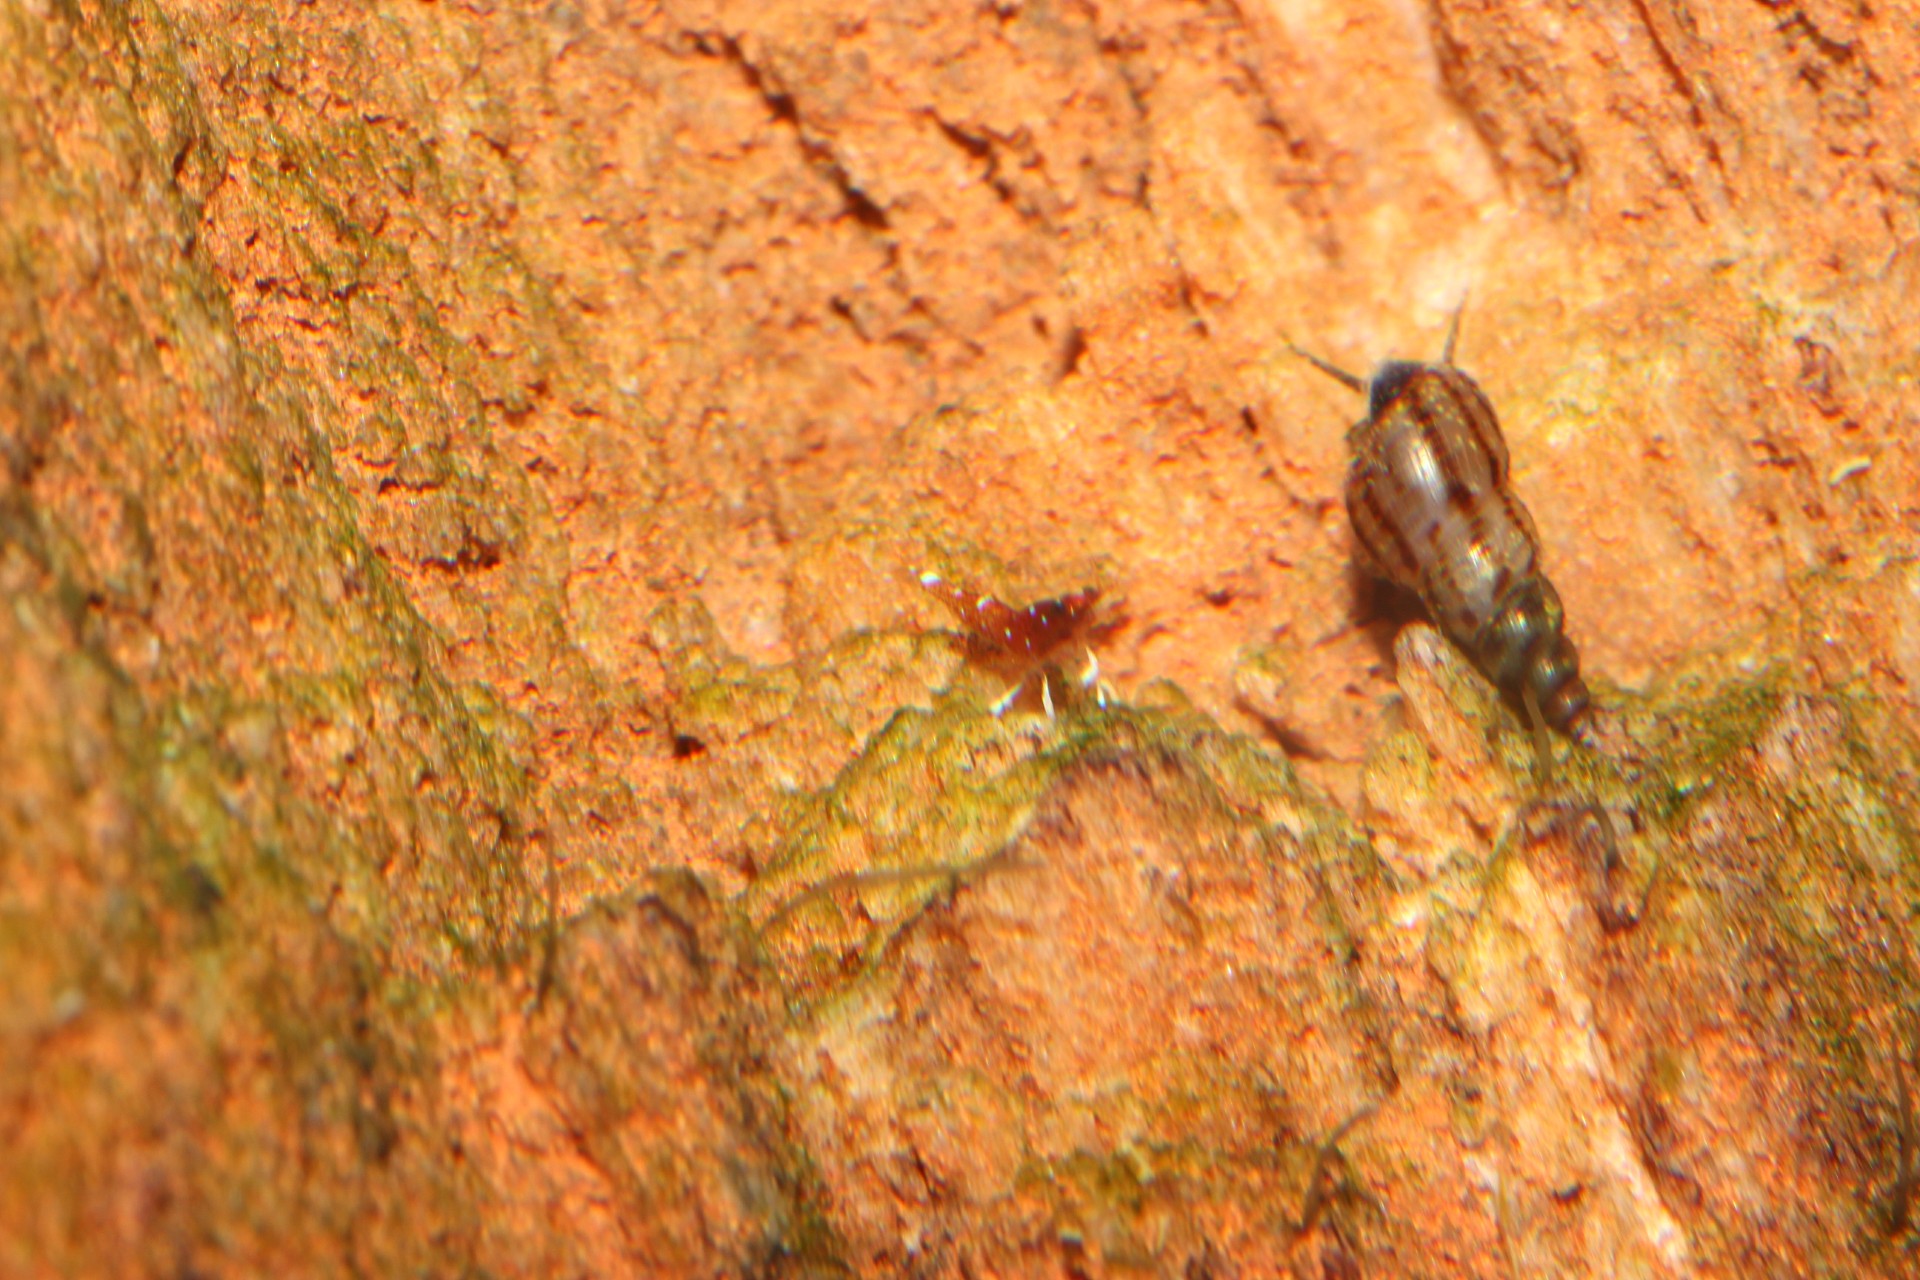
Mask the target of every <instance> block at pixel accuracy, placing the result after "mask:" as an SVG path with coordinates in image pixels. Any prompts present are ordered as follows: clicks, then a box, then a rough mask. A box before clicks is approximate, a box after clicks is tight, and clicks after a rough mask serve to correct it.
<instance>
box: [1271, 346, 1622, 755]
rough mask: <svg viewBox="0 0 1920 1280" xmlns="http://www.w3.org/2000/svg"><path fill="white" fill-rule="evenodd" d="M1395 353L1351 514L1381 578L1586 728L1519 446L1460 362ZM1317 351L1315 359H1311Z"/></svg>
mask: <svg viewBox="0 0 1920 1280" xmlns="http://www.w3.org/2000/svg"><path fill="white" fill-rule="evenodd" d="M1452 348H1453V343H1452V340H1451V339H1449V340H1448V343H1447V358H1446V361H1445V362H1443V363H1441V364H1420V363H1415V362H1411V361H1397V360H1396V361H1389V362H1387V363H1386V364H1383V365H1381V366H1380V367H1379V368H1378V369H1377V370H1375V371H1374V375H1373V377H1372V378H1371V379H1369V380H1368V381H1367V382H1366V383H1365V384H1362V383H1361V382H1360V380H1359V379H1357V378H1355V377H1354V376H1353V375H1351V374H1348V373H1344V372H1342V371H1341V370H1339V369H1336V368H1334V367H1333V366H1332V365H1329V364H1327V363H1325V362H1324V361H1322V360H1319V359H1317V358H1316V357H1313V356H1311V355H1309V356H1307V359H1308V360H1310V361H1312V362H1313V364H1314V365H1316V366H1317V367H1318V368H1320V369H1321V370H1323V371H1324V372H1327V373H1329V374H1331V375H1333V376H1334V377H1335V378H1338V379H1339V380H1340V381H1342V382H1344V383H1346V384H1347V385H1348V386H1350V387H1352V388H1354V389H1355V390H1358V391H1364V392H1365V394H1366V396H1367V416H1366V418H1365V419H1363V420H1362V421H1361V422H1360V423H1358V424H1357V425H1356V426H1354V428H1353V429H1352V430H1351V431H1350V432H1348V435H1347V442H1348V445H1349V447H1350V448H1351V450H1352V454H1353V465H1352V467H1351V469H1350V470H1349V471H1348V472H1347V487H1346V499H1347V515H1348V517H1349V518H1350V519H1351V520H1352V521H1353V531H1354V533H1355V535H1356V536H1357V537H1358V538H1359V540H1360V545H1361V546H1362V547H1363V548H1364V549H1365V551H1366V553H1367V555H1368V557H1369V558H1371V559H1372V561H1373V563H1374V565H1375V566H1376V567H1377V569H1378V571H1379V572H1380V574H1381V576H1383V577H1385V578H1387V579H1388V580H1389V581H1391V582H1393V583H1395V584H1396V585H1398V586H1401V587H1404V588H1406V589H1407V590H1410V591H1412V592H1414V593H1416V594H1418V595H1419V597H1420V599H1421V601H1422V602H1423V603H1425V605H1426V607H1427V611H1428V613H1430V614H1431V615H1432V618H1433V621H1434V623H1435V625H1437V626H1438V627H1439V628H1440V629H1441V630H1442V631H1444V632H1445V633H1446V635H1447V637H1448V639H1450V640H1452V641H1453V642H1454V643H1455V644H1457V645H1459V646H1460V648H1461V649H1462V650H1463V651H1464V652H1465V653H1466V654H1467V656H1468V658H1470V659H1471V660H1472V662H1473V664H1474V665H1475V666H1476V667H1478V668H1479V669H1480V671H1481V672H1482V673H1483V674H1484V675H1485V676H1486V677H1487V678H1488V679H1489V680H1491V681H1492V682H1493V684H1494V685H1495V686H1496V687H1497V688H1499V690H1500V691H1501V692H1502V693H1503V694H1505V695H1506V696H1507V697H1508V698H1509V699H1510V700H1512V701H1513V702H1514V703H1515V704H1516V705H1517V706H1518V707H1519V708H1520V709H1522V710H1523V711H1525V712H1527V714H1528V717H1529V719H1534V718H1535V717H1534V713H1535V712H1537V713H1538V719H1537V720H1536V721H1535V722H1536V723H1538V722H1539V721H1540V720H1544V722H1545V723H1546V724H1547V725H1548V726H1550V727H1551V728H1553V729H1557V730H1559V731H1560V732H1561V733H1564V734H1566V735H1568V736H1569V737H1573V738H1579V737H1581V736H1582V734H1581V731H1582V727H1583V726H1582V722H1583V718H1584V716H1585V714H1586V712H1587V707H1588V694H1587V686H1586V683H1585V682H1584V681H1583V680H1581V678H1580V659H1579V656H1578V654H1577V653H1576V652H1575V650H1574V647H1573V642H1572V641H1570V640H1568V639H1567V637H1566V633H1565V629H1564V628H1565V614H1564V612H1563V610H1562V609H1561V605H1560V596H1559V594H1558V593H1557V592H1555V591H1554V589H1553V584H1552V583H1550V582H1548V581H1547V578H1546V575H1545V574H1544V573H1542V572H1541V571H1540V540H1539V536H1538V534H1537V533H1536V532H1535V530H1534V526H1533V519H1532V517H1531V516H1529V515H1528V514H1527V509H1526V507H1525V506H1524V505H1522V504H1521V502H1520V499H1519V498H1517V497H1515V496H1514V493H1513V490H1512V489H1511V488H1510V487H1509V486H1508V484H1507V443H1506V440H1505V439H1504V438H1502V436H1501V434H1500V424H1499V421H1498V420H1497V419H1496V418H1495V417H1494V415H1493V406H1492V405H1491V404H1490V403H1488V401H1487V396H1486V393H1485V392H1483V391H1482V390H1481V389H1480V386H1479V384H1478V383H1476V382H1475V381H1474V380H1473V379H1472V378H1470V377H1468V376H1467V375H1466V374H1465V373H1463V372H1461V371H1460V370H1459V369H1457V368H1455V367H1453V365H1452V363H1451V356H1452ZM1302 354H1305V353H1302Z"/></svg>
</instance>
